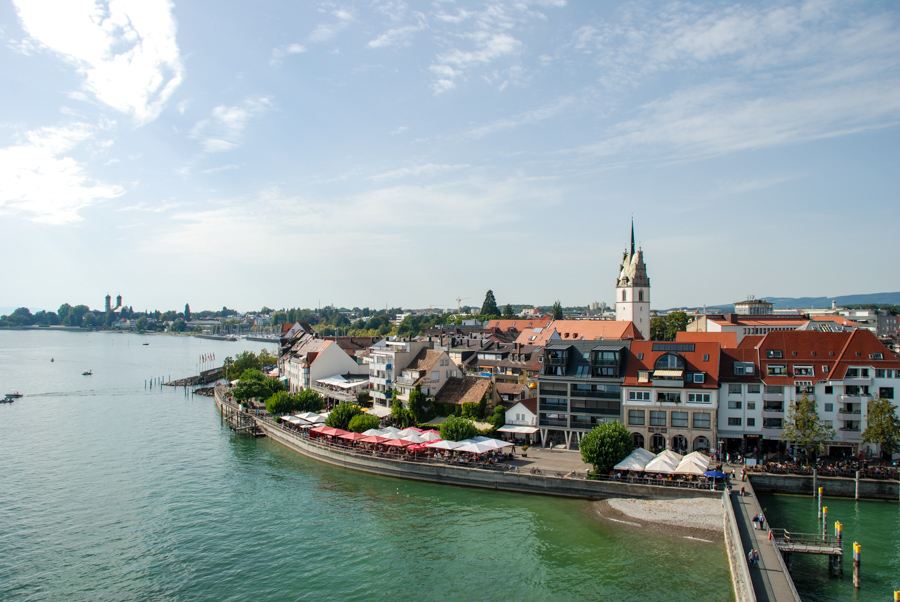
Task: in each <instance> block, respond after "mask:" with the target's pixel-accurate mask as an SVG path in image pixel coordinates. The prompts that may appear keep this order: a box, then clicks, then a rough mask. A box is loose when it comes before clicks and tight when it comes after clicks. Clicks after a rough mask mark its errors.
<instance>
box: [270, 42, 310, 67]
mask: <svg viewBox="0 0 900 602" xmlns="http://www.w3.org/2000/svg"><path fill="white" fill-rule="evenodd" d="M304 52H306V46H304V45H303V44H286V45H284V46H279V47H278V48H275V49H274V50H272V57H271V58H270V59H269V64H270V65H273V66H274V65H280V64H281V61H282V60H284V57H286V56H289V55H291V54H302V53H304Z"/></svg>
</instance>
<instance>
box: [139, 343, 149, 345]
mask: <svg viewBox="0 0 900 602" xmlns="http://www.w3.org/2000/svg"><path fill="white" fill-rule="evenodd" d="M149 344H150V343H141V345H149Z"/></svg>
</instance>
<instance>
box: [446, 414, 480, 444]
mask: <svg viewBox="0 0 900 602" xmlns="http://www.w3.org/2000/svg"><path fill="white" fill-rule="evenodd" d="M477 434H478V429H477V428H475V424H474V423H473V422H472V421H471V420H466V419H465V418H460V417H459V416H448V417H447V420H445V421H444V422H443V424H441V438H442V439H444V440H445V441H462V440H463V439H471V438H472V437H474V436H475V435H477Z"/></svg>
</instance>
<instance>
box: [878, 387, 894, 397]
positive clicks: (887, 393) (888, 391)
mask: <svg viewBox="0 0 900 602" xmlns="http://www.w3.org/2000/svg"><path fill="white" fill-rule="evenodd" d="M878 397H880V398H882V399H893V398H894V387H879V388H878Z"/></svg>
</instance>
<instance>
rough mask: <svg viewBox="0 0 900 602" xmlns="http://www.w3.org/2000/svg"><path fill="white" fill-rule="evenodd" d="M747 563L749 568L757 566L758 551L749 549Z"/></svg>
mask: <svg viewBox="0 0 900 602" xmlns="http://www.w3.org/2000/svg"><path fill="white" fill-rule="evenodd" d="M747 562H749V563H750V566H759V551H758V550H756V549H751V550H750V552H749V553H748V554H747Z"/></svg>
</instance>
